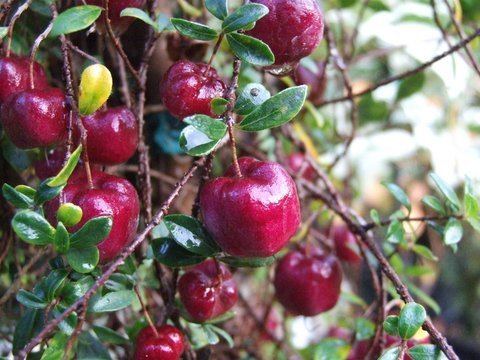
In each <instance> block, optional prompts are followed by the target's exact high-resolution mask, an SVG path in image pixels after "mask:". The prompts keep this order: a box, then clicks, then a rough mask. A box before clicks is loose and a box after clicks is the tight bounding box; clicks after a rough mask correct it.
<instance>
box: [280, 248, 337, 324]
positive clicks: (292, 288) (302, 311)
mask: <svg viewBox="0 0 480 360" xmlns="http://www.w3.org/2000/svg"><path fill="white" fill-rule="evenodd" d="M341 283H342V269H341V267H340V263H339V262H338V260H337V258H335V257H334V256H331V255H323V254H321V252H317V251H309V253H308V254H307V252H306V251H305V250H303V249H302V250H299V251H292V252H290V253H288V254H287V255H286V256H285V257H284V258H282V260H280V262H279V263H278V265H277V268H276V271H275V281H274V285H275V294H276V296H277V299H278V300H279V301H280V303H281V304H282V305H283V306H284V307H285V309H287V310H288V311H290V312H291V313H292V314H294V315H303V316H315V315H318V314H320V313H323V312H326V311H328V310H330V309H332V308H333V307H334V306H335V305H336V304H337V301H338V298H339V296H340V285H341Z"/></svg>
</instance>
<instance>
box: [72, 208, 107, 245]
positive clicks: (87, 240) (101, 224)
mask: <svg viewBox="0 0 480 360" xmlns="http://www.w3.org/2000/svg"><path fill="white" fill-rule="evenodd" d="M112 225H113V220H112V218H111V217H110V216H99V217H96V218H93V219H90V220H88V221H87V222H86V223H85V224H84V225H83V226H82V227H81V229H80V230H78V231H77V232H76V233H75V234H72V236H71V237H70V246H71V247H72V248H75V249H85V248H90V247H92V246H95V245H97V244H99V243H100V242H102V241H103V240H104V239H105V238H106V237H107V236H108V235H109V234H110V231H111V230H112Z"/></svg>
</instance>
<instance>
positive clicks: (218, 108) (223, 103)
mask: <svg viewBox="0 0 480 360" xmlns="http://www.w3.org/2000/svg"><path fill="white" fill-rule="evenodd" d="M228 103H229V102H228V100H227V99H224V98H215V99H213V100H212V101H211V103H210V105H211V106H212V110H213V112H214V113H215V114H216V115H219V116H220V115H222V114H223V113H224V112H225V111H227V106H228ZM217 121H218V120H217Z"/></svg>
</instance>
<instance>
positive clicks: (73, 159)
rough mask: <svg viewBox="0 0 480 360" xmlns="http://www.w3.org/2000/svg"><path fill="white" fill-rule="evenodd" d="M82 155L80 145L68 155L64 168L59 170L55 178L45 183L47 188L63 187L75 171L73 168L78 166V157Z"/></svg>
mask: <svg viewBox="0 0 480 360" xmlns="http://www.w3.org/2000/svg"><path fill="white" fill-rule="evenodd" d="M81 154H82V145H79V146H78V147H77V148H76V149H75V151H74V152H73V153H72V154H71V155H70V157H69V158H68V160H67V163H66V164H65V166H64V167H63V168H62V170H60V172H59V173H58V175H57V176H55V177H54V178H52V179H51V180H49V182H48V183H47V185H48V186H50V187H57V186H62V185H65V184H66V183H67V181H68V179H69V178H70V176H71V175H72V173H73V171H74V170H75V167H76V166H77V164H78V161H79V160H80V155H81Z"/></svg>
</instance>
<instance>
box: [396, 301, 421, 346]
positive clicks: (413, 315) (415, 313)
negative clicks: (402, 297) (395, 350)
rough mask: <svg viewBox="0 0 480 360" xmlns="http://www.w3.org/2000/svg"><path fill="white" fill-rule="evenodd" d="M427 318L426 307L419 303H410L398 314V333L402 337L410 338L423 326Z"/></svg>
mask: <svg viewBox="0 0 480 360" xmlns="http://www.w3.org/2000/svg"><path fill="white" fill-rule="evenodd" d="M426 318H427V312H426V311H425V308H424V307H423V306H422V305H420V304H417V303H408V304H406V305H405V306H404V307H403V308H402V310H401V311H400V315H399V316H398V334H399V335H400V337H401V338H402V339H410V338H411V337H413V336H414V335H415V334H416V333H417V331H418V330H419V329H420V328H421V327H422V325H423V323H424V322H425V320H426Z"/></svg>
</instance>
